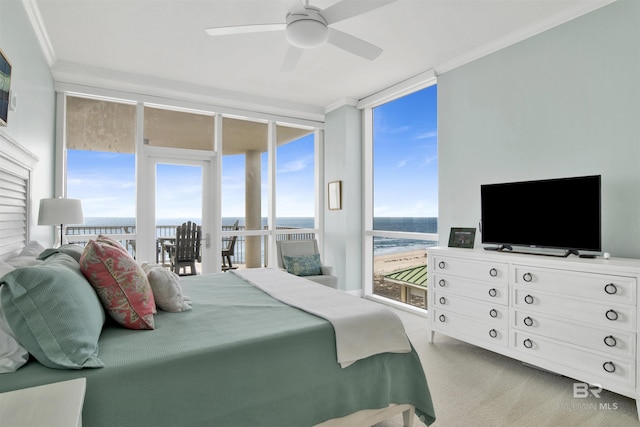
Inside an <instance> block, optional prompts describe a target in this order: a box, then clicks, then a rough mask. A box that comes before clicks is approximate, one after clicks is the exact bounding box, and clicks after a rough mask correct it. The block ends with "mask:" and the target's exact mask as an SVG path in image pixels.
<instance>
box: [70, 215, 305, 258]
mask: <svg viewBox="0 0 640 427" xmlns="http://www.w3.org/2000/svg"><path fill="white" fill-rule="evenodd" d="M178 225H179V224H176V225H158V226H156V239H157V242H158V254H159V258H158V264H162V265H165V266H168V265H169V260H168V259H167V258H166V257H165V259H160V254H162V251H161V250H160V246H159V245H160V243H159V242H161V241H162V240H163V238H166V237H170V236H175V234H176V227H177V226H178ZM232 228H233V227H232V226H222V230H223V231H230V230H232ZM276 229H278V230H295V229H297V228H295V227H280V226H279V227H276ZM239 230H240V231H244V226H240V227H239ZM100 234H105V235H109V237H111V238H113V239H115V240H117V241H119V242H120V243H121V244H122V246H124V247H125V248H126V249H127V251H128V252H129V253H130V254H131V256H133V257H134V258H135V257H136V227H135V226H118V225H116V226H112V225H92V226H83V225H79V226H67V227H66V231H65V236H66V238H67V241H68V242H69V243H73V244H78V245H81V246H84V245H86V244H87V242H88V241H89V240H91V239H95V238H97V237H98V235H100ZM315 238H316V235H315V233H313V232H311V233H308V232H304V233H293V234H291V233H286V234H276V240H303V239H315ZM224 245H225V243H224V242H223V247H224ZM268 250H269V249H268V247H267V243H266V239H264V238H263V239H262V264H263V266H265V267H266V264H267V263H266V260H267V259H268V258H269V257H268V253H269V252H268ZM245 260H246V251H245V237H244V236H238V239H237V240H236V246H235V254H234V256H233V264H234V266H237V267H238V268H244V266H245ZM198 267H199V266H198Z"/></svg>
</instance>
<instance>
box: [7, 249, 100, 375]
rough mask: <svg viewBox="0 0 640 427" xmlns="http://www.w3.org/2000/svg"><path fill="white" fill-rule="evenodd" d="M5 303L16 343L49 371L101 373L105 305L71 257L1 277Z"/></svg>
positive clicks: (57, 257) (52, 259)
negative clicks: (101, 341) (100, 346)
mask: <svg viewBox="0 0 640 427" xmlns="http://www.w3.org/2000/svg"><path fill="white" fill-rule="evenodd" d="M0 285H1V286H0V304H1V305H2V309H3V310H4V315H5V318H6V319H7V322H8V323H9V326H10V327H11V329H12V330H13V333H14V334H15V337H16V340H17V341H18V342H19V343H20V344H21V345H22V346H23V347H24V348H25V349H26V350H27V351H28V352H29V353H31V354H32V355H33V356H34V357H35V358H36V359H37V360H38V361H39V362H40V363H42V364H43V365H45V366H48V367H50V368H58V369H82V368H101V367H103V366H104V363H103V362H102V361H101V360H100V359H99V358H98V338H99V337H100V333H101V332H102V325H103V324H104V321H105V314H104V309H103V308H102V304H101V303H100V300H99V299H98V296H97V295H96V292H95V291H94V290H93V288H92V287H91V285H90V284H89V282H87V280H86V279H85V278H84V276H83V275H82V273H81V272H80V265H79V264H78V262H77V261H76V260H75V259H73V258H72V257H71V256H69V255H67V254H63V253H56V254H52V255H50V256H49V257H47V258H46V259H45V260H44V261H43V262H42V263H40V264H38V265H36V266H32V267H24V268H19V269H16V270H14V271H12V272H10V273H8V274H6V275H5V276H3V277H2V283H0Z"/></svg>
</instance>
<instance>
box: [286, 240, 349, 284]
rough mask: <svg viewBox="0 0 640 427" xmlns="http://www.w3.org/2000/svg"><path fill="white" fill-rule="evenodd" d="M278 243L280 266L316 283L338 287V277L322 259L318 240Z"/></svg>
mask: <svg viewBox="0 0 640 427" xmlns="http://www.w3.org/2000/svg"><path fill="white" fill-rule="evenodd" d="M276 243H277V246H278V267H280V268H282V269H284V270H286V271H287V272H289V273H291V274H295V275H297V276H301V277H304V278H305V279H309V280H313V281H314V282H316V283H320V284H322V285H325V286H329V287H331V288H334V289H337V288H338V278H337V277H336V276H334V275H333V267H330V266H326V265H323V264H322V262H321V261H320V252H318V242H317V241H316V240H315V239H314V240H280V241H278V242H276Z"/></svg>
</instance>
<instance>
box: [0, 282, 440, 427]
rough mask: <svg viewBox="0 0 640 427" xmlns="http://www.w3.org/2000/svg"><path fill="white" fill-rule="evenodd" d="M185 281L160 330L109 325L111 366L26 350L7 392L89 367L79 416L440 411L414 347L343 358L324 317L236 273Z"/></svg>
mask: <svg viewBox="0 0 640 427" xmlns="http://www.w3.org/2000/svg"><path fill="white" fill-rule="evenodd" d="M183 288H184V293H185V294H186V295H188V296H190V297H191V299H192V306H193V310H191V311H187V312H182V313H167V312H162V311H159V312H158V314H157V315H156V320H155V325H156V329H155V330H153V331H132V330H127V329H123V328H121V327H118V326H113V325H110V326H105V328H104V330H103V332H102V335H101V337H100V351H99V356H100V358H101V359H102V360H103V361H104V363H105V365H106V366H105V367H104V368H101V369H83V370H80V371H68V370H55V369H50V368H46V367H44V366H42V365H40V364H39V363H37V362H34V361H31V362H29V363H28V364H27V365H25V366H23V367H22V368H20V369H19V370H18V371H17V372H14V373H10V374H2V375H0V392H2V391H9V390H14V389H18V388H24V387H30V386H34V385H40V384H46V383H51V382H57V381H64V380H68V379H72V378H77V377H86V378H87V392H86V398H85V403H84V410H83V426H84V427H103V426H104V427H106V426H108V427H120V426H136V427H142V426H154V427H160V426H167V427H179V426H194V427H195V426H197V427H202V426H233V427H242V426H247V427H248V426H251V427H256V426H268V427H272V426H283V427H285V426H292V427H303V426H311V425H314V424H317V423H320V422H322V421H325V420H327V419H331V418H336V417H341V416H345V415H348V414H350V413H353V412H356V411H358V410H361V409H373V408H383V407H386V406H388V405H389V404H390V403H409V404H412V405H414V406H415V407H416V413H417V414H418V415H419V416H423V417H424V419H425V422H427V423H429V424H430V423H431V422H433V420H434V412H433V407H432V403H431V397H430V394H429V389H428V387H427V382H426V379H425V376H424V372H423V370H422V366H421V364H420V360H419V358H418V355H417V353H416V352H415V350H413V351H412V352H411V353H404V354H391V353H385V354H381V355H377V356H373V357H369V358H367V359H365V360H361V361H358V362H356V363H355V364H353V365H351V366H349V367H348V368H345V369H341V368H340V366H339V365H338V363H337V362H336V353H335V351H336V349H335V337H334V332H333V328H332V326H331V324H330V323H329V322H327V321H326V320H323V319H320V318H318V317H315V316H313V315H311V314H308V313H305V312H303V311H301V310H298V309H296V308H292V307H289V306H287V305H285V304H283V303H281V302H279V301H277V300H275V299H273V298H272V297H270V296H268V295H267V294H265V293H264V292H262V291H261V290H259V289H257V288H254V287H253V286H251V285H250V284H248V283H246V282H244V281H243V280H242V279H240V278H239V277H237V276H235V275H232V274H226V273H222V274H217V275H205V276H192V277H189V278H184V279H183Z"/></svg>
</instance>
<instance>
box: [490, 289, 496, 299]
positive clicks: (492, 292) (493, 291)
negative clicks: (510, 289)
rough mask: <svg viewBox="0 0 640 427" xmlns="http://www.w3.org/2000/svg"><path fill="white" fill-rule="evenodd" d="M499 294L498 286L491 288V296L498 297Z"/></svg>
mask: <svg viewBox="0 0 640 427" xmlns="http://www.w3.org/2000/svg"><path fill="white" fill-rule="evenodd" d="M497 295H498V290H497V289H496V288H491V289H489V296H490V297H496V296H497Z"/></svg>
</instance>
